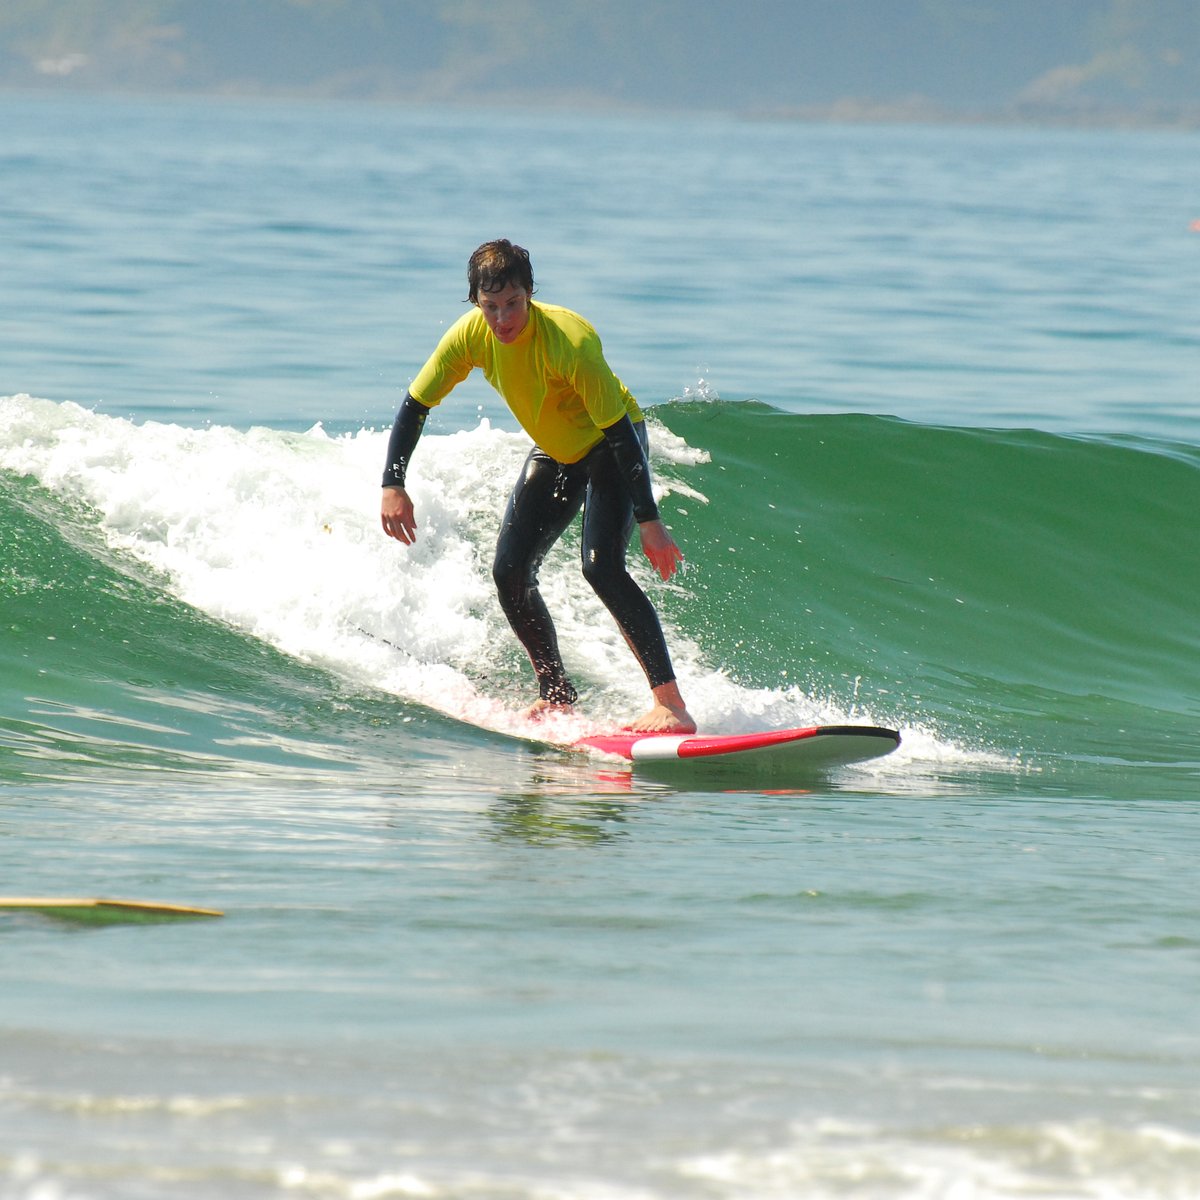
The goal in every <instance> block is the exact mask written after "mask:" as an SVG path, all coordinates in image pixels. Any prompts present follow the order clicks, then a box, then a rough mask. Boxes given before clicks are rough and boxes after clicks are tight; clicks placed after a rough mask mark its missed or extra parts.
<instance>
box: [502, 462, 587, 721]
mask: <svg viewBox="0 0 1200 1200" xmlns="http://www.w3.org/2000/svg"><path fill="white" fill-rule="evenodd" d="M586 487H587V473H586V471H585V470H583V467H582V464H580V463H574V464H571V465H564V464H562V463H559V462H555V460H554V459H552V458H551V457H550V456H549V455H547V454H545V453H544V452H543V451H541V450H539V449H537V448H536V447H535V448H534V449H533V450H532V451H531V452H530V454H529V457H528V458H527V459H526V460H525V466H524V467H523V468H522V470H521V477H520V478H519V479H518V480H517V484H516V486H515V487H514V488H513V491H512V495H511V496H510V497H509V499H508V507H507V509H506V510H505V513H504V520H503V522H502V523H501V526H500V536H499V538H498V539H497V542H496V557H495V560H494V562H493V563H492V578H493V579H494V580H495V583H496V591H497V593H498V594H499V597H500V606H501V608H503V609H504V615H505V616H506V617H507V618H508V623H509V624H510V625H511V626H512V629H513V632H514V633H515V634H516V635H517V639H518V640H519V641H520V643H521V645H522V646H524V647H525V652H526V653H527V654H528V655H529V661H530V662H531V663H532V664H533V670H534V674H536V675H537V680H538V694H539V695H540V696H541V698H542V699H543V700H548V701H549V702H550V703H551V704H574V702H575V699H576V691H575V687H574V685H573V684H572V683H571V681H570V679H568V678H567V674H566V671H565V669H564V668H563V662H562V657H561V655H560V654H559V651H558V635H557V633H556V632H555V629H554V621H553V620H552V619H551V617H550V613H549V610H548V609H547V608H546V604H545V601H544V600H543V599H542V594H541V592H540V591H538V570H539V569H540V567H541V565H542V560H543V559H544V558H545V557H546V552H547V551H548V550H549V549H550V547H551V546H553V545H554V543H555V542H556V541H558V539H559V538H560V537H561V536H562V534H563V531H564V530H565V529H566V528H567V526H568V525H569V524H570V523H571V521H572V520H573V519H574V517H575V514H576V513H577V512H578V511H579V506H580V505H581V504H582V503H583V496H584V491H585V489H586Z"/></svg>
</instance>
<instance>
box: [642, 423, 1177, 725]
mask: <svg viewBox="0 0 1200 1200" xmlns="http://www.w3.org/2000/svg"><path fill="white" fill-rule="evenodd" d="M656 412H657V415H658V416H659V417H660V418H661V419H662V420H663V421H664V423H665V424H667V425H668V426H669V428H670V429H671V430H672V431H673V432H675V433H677V434H680V435H682V436H683V437H684V438H685V439H686V440H687V442H688V443H689V444H690V445H692V446H694V447H697V448H702V449H704V450H706V451H708V452H709V454H710V456H711V461H710V462H708V463H706V464H704V465H702V466H700V467H697V468H695V469H694V471H691V472H689V474H688V480H687V481H688V484H689V485H690V486H691V487H694V488H695V489H696V490H698V491H699V492H701V493H703V494H704V496H705V497H706V498H707V500H708V503H707V504H698V503H696V502H695V501H694V500H692V499H690V498H688V497H685V496H681V495H680V496H673V497H671V498H670V499H668V501H667V503H666V505H665V508H666V511H667V514H668V518H669V519H670V521H671V523H672V525H673V526H674V527H675V531H676V533H677V535H678V536H679V538H680V539H681V541H683V542H684V543H685V546H686V551H687V553H688V555H689V557H690V558H691V560H692V562H693V563H694V564H695V566H696V570H695V572H694V573H693V575H692V577H691V578H692V582H691V585H690V586H691V588H692V589H693V590H694V593H695V597H696V600H697V602H698V603H699V606H700V609H701V615H700V617H699V627H698V628H697V629H696V632H697V636H699V637H701V638H702V640H703V642H704V644H705V646H706V648H708V649H709V650H710V651H711V652H712V653H713V654H714V655H717V656H719V658H720V660H721V661H722V663H723V664H725V665H726V666H727V668H728V669H729V670H730V671H731V672H732V673H733V674H734V675H735V676H736V677H738V678H739V679H742V680H745V681H746V682H748V683H753V684H757V685H760V686H778V685H779V683H780V681H781V677H782V672H784V671H787V672H788V676H787V678H788V679H790V680H792V681H796V676H797V674H799V675H800V676H801V680H800V681H801V682H803V683H805V684H806V685H807V686H809V687H815V688H821V687H822V686H829V685H831V684H835V683H837V682H838V681H840V685H841V687H842V688H843V689H844V688H845V687H846V686H849V683H850V681H854V680H858V681H859V683H858V688H859V694H860V695H861V696H862V697H863V698H864V699H868V700H870V701H871V702H872V706H873V710H874V711H876V712H877V713H878V712H879V710H880V709H883V710H884V711H890V712H892V713H893V714H894V715H895V717H896V719H897V720H900V721H902V720H903V718H904V717H905V716H906V715H908V716H911V714H913V713H914V712H920V713H923V714H925V715H927V716H935V717H937V718H938V719H939V720H946V719H949V720H950V721H951V722H952V723H954V722H957V723H958V724H959V725H960V726H961V727H962V728H967V729H971V728H976V727H978V726H979V724H980V723H981V722H987V723H989V724H994V723H995V721H996V718H997V714H998V713H999V714H1004V713H1006V712H1007V713H1008V714H1010V715H1011V717H1012V722H1011V723H1012V724H1013V725H1014V726H1015V727H1016V728H1017V729H1019V730H1020V731H1021V732H1022V733H1027V732H1028V730H1029V729H1030V728H1031V726H1032V725H1035V724H1036V725H1044V724H1045V722H1047V721H1054V720H1057V719H1059V718H1061V717H1063V715H1064V713H1066V712H1068V711H1070V712H1072V713H1075V714H1076V719H1082V720H1084V721H1087V720H1090V719H1095V720H1096V721H1098V722H1099V723H1100V724H1102V725H1105V726H1107V725H1110V724H1111V723H1112V721H1113V720H1114V719H1123V718H1124V717H1126V716H1128V715H1129V713H1130V712H1131V711H1135V712H1137V713H1138V714H1140V715H1139V716H1138V721H1139V723H1140V724H1141V725H1147V724H1148V723H1153V722H1155V721H1162V720H1166V721H1168V723H1174V724H1178V725H1180V726H1181V727H1186V728H1188V729H1190V728H1191V727H1192V726H1193V725H1194V720H1193V719H1194V717H1195V715H1196V713H1197V711H1198V709H1200V705H1198V703H1197V689H1196V679H1197V677H1198V676H1200V626H1198V623H1197V621H1196V618H1195V609H1196V596H1197V594H1198V592H1200V562H1198V561H1197V557H1196V555H1195V554H1194V552H1193V551H1192V550H1190V549H1189V546H1190V544H1191V541H1192V535H1191V530H1192V527H1193V523H1194V519H1195V517H1194V514H1195V513H1196V512H1197V511H1200V470H1198V468H1200V449H1197V448H1196V447H1191V446H1186V445H1175V444H1169V443H1161V442H1151V441H1143V442H1139V441H1135V440H1132V439H1122V440H1115V439H1107V440H1101V439H1094V438H1083V437H1061V436H1054V435H1052V434H1047V433H1042V432H1037V431H1034V430H990V429H967V428H941V427H931V426H927V425H915V424H910V423H906V422H904V421H900V420H896V419H890V418H880V417H872V416H858V415H848V416H803V415H791V414H785V413H780V412H777V411H775V410H773V409H770V408H767V407H765V406H763V405H759V404H754V403H737V404H730V403H723V402H716V403H713V402H705V403H698V402H685V403H678V404H674V405H669V406H666V407H664V408H660V409H658V410H656ZM676 608H677V610H678V612H679V613H680V615H681V619H683V620H687V618H686V616H683V615H682V614H683V610H684V609H685V608H686V604H677V605H676ZM1081 714H1082V715H1081ZM1118 714H1121V716H1118ZM1177 718H1184V720H1183V721H1182V722H1179V721H1178V720H1176V719H1177Z"/></svg>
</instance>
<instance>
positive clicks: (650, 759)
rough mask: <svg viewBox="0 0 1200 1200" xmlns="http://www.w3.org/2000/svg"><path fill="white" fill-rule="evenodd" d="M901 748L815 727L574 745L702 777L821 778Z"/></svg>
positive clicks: (895, 741)
mask: <svg viewBox="0 0 1200 1200" xmlns="http://www.w3.org/2000/svg"><path fill="white" fill-rule="evenodd" d="M899 744H900V734H899V733H898V732H897V731H896V730H895V729H883V728H880V727H879V726H876V725H811V726H807V727H805V728H801V729H769V730H762V731H759V732H757V733H730V734H719V733H718V734H713V733H689V734H670V733H656V734H644V733H632V732H629V731H628V730H623V731H621V732H619V733H602V734H593V735H590V736H588V737H585V738H581V739H580V740H579V741H577V742H575V743H574V748H575V749H578V750H590V751H593V752H596V753H600V754H607V755H613V756H615V757H617V758H624V759H627V760H628V761H630V762H631V763H633V764H634V765H635V766H639V765H640V766H656V767H660V768H661V767H675V768H679V767H687V766H690V767H692V768H694V769H696V770H697V771H699V772H703V770H704V769H705V768H709V767H715V766H718V765H719V766H722V767H729V766H734V765H736V766H738V767H752V768H753V769H755V770H764V771H774V770H796V769H800V770H808V771H810V772H818V771H823V770H829V769H832V768H835V767H841V766H847V765H849V764H851V763H857V762H866V761H868V760H870V759H872V758H880V757H882V756H883V755H885V754H890V753H891V752H892V751H893V750H895V749H896V747H897V746H898V745H899Z"/></svg>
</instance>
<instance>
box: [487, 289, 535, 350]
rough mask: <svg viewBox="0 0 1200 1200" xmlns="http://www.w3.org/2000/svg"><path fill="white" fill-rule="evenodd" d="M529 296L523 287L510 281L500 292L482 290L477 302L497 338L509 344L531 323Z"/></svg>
mask: <svg viewBox="0 0 1200 1200" xmlns="http://www.w3.org/2000/svg"><path fill="white" fill-rule="evenodd" d="M529 298H530V293H529V292H527V291H526V290H525V289H524V288H523V287H520V286H519V285H518V284H515V283H510V284H508V285H507V286H506V287H503V288H501V289H500V291H498V292H483V291H481V292H480V293H479V298H478V299H477V300H476V301H475V303H476V305H477V306H478V308H479V311H480V312H481V313H483V319H484V320H485V321H486V322H487V327H488V328H489V329H490V330H491V331H492V332H493V333H494V334H495V335H496V339H497V340H498V341H501V342H503V343H504V344H505V345H508V343H509V342H513V341H516V339H517V338H518V337H520V335H521V331H522V330H523V329H524V328H525V326H526V325H528V324H529Z"/></svg>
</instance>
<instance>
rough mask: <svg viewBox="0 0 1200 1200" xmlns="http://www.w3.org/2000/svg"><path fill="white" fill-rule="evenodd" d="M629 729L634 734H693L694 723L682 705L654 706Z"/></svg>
mask: <svg viewBox="0 0 1200 1200" xmlns="http://www.w3.org/2000/svg"><path fill="white" fill-rule="evenodd" d="M629 728H630V730H632V732H634V733H695V732H696V722H695V721H693V720H692V714H691V713H689V712H688V710H687V709H686V708H684V707H683V705H682V704H680V705H674V704H656V705H655V706H654V707H653V708H652V709H651V710H650V711H649V712H648V713H646V714H645V715H644V716H640V717H638V719H637V720H636V721H634V722H633V723H632V724H631V725H630V726H629Z"/></svg>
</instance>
